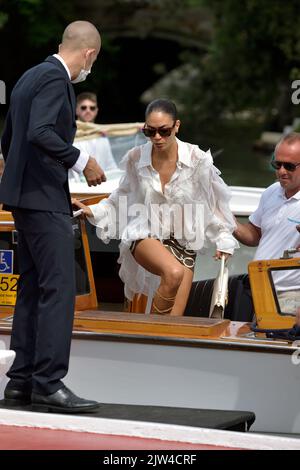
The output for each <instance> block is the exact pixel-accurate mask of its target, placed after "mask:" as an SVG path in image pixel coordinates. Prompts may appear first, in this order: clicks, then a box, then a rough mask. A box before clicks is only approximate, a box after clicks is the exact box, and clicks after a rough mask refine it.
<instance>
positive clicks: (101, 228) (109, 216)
mask: <svg viewBox="0 0 300 470" xmlns="http://www.w3.org/2000/svg"><path fill="white" fill-rule="evenodd" d="M133 150H134V149H133ZM131 152H132V151H129V152H128V153H127V154H126V155H125V156H124V157H123V159H122V161H121V163H120V167H121V168H124V169H125V174H124V175H123V176H122V177H121V179H120V183H119V186H118V188H117V189H115V190H114V191H113V192H112V193H111V194H110V196H109V197H108V198H105V199H102V200H101V201H100V202H99V203H98V204H93V205H91V206H89V207H90V209H91V211H92V213H93V217H87V219H88V221H89V222H90V223H91V224H92V225H95V226H96V227H97V228H96V234H97V236H98V238H100V239H101V240H102V241H103V242H105V243H108V242H109V240H111V239H115V238H116V239H118V238H120V233H121V232H122V230H123V229H124V227H120V225H119V209H120V202H121V203H122V201H123V202H124V203H126V202H125V199H124V198H126V201H127V195H128V193H129V191H130V189H131V187H132V185H133V178H134V174H133V168H132V167H133V165H132V164H133V162H132V160H131V158H130V156H131ZM122 197H123V198H122Z"/></svg>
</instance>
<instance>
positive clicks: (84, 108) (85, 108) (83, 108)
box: [80, 104, 97, 111]
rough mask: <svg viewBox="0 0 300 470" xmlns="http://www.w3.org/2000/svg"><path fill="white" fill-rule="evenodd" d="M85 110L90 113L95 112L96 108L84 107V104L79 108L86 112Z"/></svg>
mask: <svg viewBox="0 0 300 470" xmlns="http://www.w3.org/2000/svg"><path fill="white" fill-rule="evenodd" d="M87 108H89V110H90V111H96V108H97V106H86V105H85V104H83V105H82V106H80V109H81V111H86V110H87Z"/></svg>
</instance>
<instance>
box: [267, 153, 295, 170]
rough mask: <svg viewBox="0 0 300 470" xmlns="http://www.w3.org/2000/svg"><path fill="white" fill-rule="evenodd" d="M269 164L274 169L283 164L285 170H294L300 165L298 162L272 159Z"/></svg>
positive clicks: (278, 168)
mask: <svg viewBox="0 0 300 470" xmlns="http://www.w3.org/2000/svg"><path fill="white" fill-rule="evenodd" d="M274 158H275V155H273V159H274ZM271 166H272V167H273V168H274V170H280V168H281V167H282V166H283V168H284V169H285V170H286V171H295V170H296V169H297V168H298V166H300V163H292V162H280V161H279V160H272V161H271Z"/></svg>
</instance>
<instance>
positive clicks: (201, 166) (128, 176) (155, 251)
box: [73, 99, 238, 315]
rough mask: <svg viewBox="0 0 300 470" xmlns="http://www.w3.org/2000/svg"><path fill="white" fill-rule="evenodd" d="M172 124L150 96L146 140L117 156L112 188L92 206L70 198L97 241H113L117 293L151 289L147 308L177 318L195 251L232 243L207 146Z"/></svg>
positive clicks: (224, 195)
mask: <svg viewBox="0 0 300 470" xmlns="http://www.w3.org/2000/svg"><path fill="white" fill-rule="evenodd" d="M179 127H180V121H179V119H178V117H177V110H176V106H175V104H174V103H173V102H171V101H169V100H165V99H158V100H155V101H152V102H151V103H150V104H149V105H148V107H147V109H146V116H145V126H144V128H143V132H144V134H145V136H146V137H148V138H149V142H147V143H146V144H144V145H141V146H138V147H134V148H133V149H131V150H130V151H129V152H128V153H127V154H126V155H125V156H124V158H123V160H122V162H121V165H122V168H124V169H125V174H124V176H123V178H122V179H121V181H120V185H119V187H118V189H116V190H115V191H113V192H112V194H111V195H110V196H109V197H108V198H107V199H103V200H101V201H100V203H99V204H95V205H92V206H85V205H84V204H82V203H81V202H79V201H77V200H73V203H74V205H75V206H77V207H79V208H81V209H83V213H84V214H85V215H86V216H87V218H88V220H89V221H90V222H91V223H92V224H93V225H96V226H97V235H98V237H99V238H101V239H102V240H103V241H108V240H109V239H112V238H119V239H120V240H121V243H120V257H119V260H118V262H119V263H120V264H121V267H120V271H119V275H120V277H121V279H122V281H123V282H124V284H125V296H126V297H127V298H128V299H129V300H132V299H133V296H134V294H136V293H140V294H145V295H147V296H149V295H152V293H153V291H154V297H153V302H152V306H151V313H156V314H164V315H165V314H170V315H183V313H184V310H185V307H186V303H187V300H188V296H189V292H190V289H191V285H192V280H193V271H194V265H195V259H196V255H197V252H199V251H200V250H201V249H202V248H203V247H205V246H206V244H207V242H208V241H210V242H212V243H215V245H216V254H215V257H216V259H219V258H220V257H221V255H222V253H225V255H226V257H228V256H230V255H232V254H233V251H234V249H235V248H238V243H237V241H236V240H235V238H234V237H233V236H232V232H233V230H234V229H235V221H234V218H233V215H232V213H231V211H230V209H229V199H230V190H229V188H228V187H227V186H226V185H225V183H224V182H223V180H222V179H221V178H220V176H219V175H220V172H219V170H218V169H217V168H215V167H214V165H213V160H212V156H211V153H210V151H207V152H204V151H202V150H200V149H199V147H198V146H197V145H193V144H190V143H185V142H182V141H180V140H179V139H178V138H177V137H176V134H177V133H178V131H179Z"/></svg>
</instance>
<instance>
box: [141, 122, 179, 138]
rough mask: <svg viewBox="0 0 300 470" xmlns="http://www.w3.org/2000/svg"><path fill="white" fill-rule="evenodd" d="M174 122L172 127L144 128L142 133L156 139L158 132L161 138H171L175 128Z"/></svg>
mask: <svg viewBox="0 0 300 470" xmlns="http://www.w3.org/2000/svg"><path fill="white" fill-rule="evenodd" d="M175 124H176V122H174V124H173V126H172V127H157V128H156V127H143V129H142V131H143V133H144V135H145V136H146V137H155V136H156V133H157V132H158V133H159V135H160V136H161V137H169V136H170V135H171V134H172V130H173V129H174V127H175Z"/></svg>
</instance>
